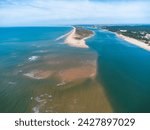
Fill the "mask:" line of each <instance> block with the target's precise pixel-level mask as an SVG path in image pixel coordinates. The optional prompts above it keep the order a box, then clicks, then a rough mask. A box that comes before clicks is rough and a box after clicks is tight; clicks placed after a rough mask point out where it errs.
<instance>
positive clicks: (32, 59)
mask: <svg viewBox="0 0 150 130" xmlns="http://www.w3.org/2000/svg"><path fill="white" fill-rule="evenodd" d="M38 58H39V57H38V56H31V57H29V58H28V60H29V61H35V60H37V59H38Z"/></svg>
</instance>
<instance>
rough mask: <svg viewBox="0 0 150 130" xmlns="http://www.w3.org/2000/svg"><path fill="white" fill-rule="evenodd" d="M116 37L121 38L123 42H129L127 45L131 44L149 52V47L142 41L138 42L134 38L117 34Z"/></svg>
mask: <svg viewBox="0 0 150 130" xmlns="http://www.w3.org/2000/svg"><path fill="white" fill-rule="evenodd" d="M116 35H117V36H118V37H119V38H122V39H123V40H125V41H127V42H129V43H132V44H134V45H136V46H138V47H141V48H143V49H145V50H147V51H150V46H149V45H148V44H146V43H144V42H142V41H139V40H136V39H134V38H130V37H127V36H124V35H122V34H117V33H116Z"/></svg>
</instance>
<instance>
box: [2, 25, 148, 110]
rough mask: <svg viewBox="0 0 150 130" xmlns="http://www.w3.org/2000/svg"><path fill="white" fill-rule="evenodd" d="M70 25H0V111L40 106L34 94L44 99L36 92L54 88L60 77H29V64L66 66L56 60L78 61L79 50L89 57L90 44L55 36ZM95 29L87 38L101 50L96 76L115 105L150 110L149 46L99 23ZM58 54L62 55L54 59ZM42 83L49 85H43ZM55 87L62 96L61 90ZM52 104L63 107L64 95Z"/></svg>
mask: <svg viewBox="0 0 150 130" xmlns="http://www.w3.org/2000/svg"><path fill="white" fill-rule="evenodd" d="M71 29H72V28H71V27H45V28H43V27H37V28H36V27H33V28H32V27H29V28H19V27H18V28H0V112H35V111H38V110H37V107H41V106H40V105H39V104H36V103H35V102H33V101H32V98H35V100H36V101H37V102H38V103H39V102H40V101H41V100H39V97H38V96H37V93H39V92H45V91H47V90H49V86H55V82H57V81H55V80H56V79H47V80H42V81H41V80H39V81H33V80H29V79H27V78H26V77H25V76H23V74H24V73H27V72H28V70H32V69H34V68H40V69H47V68H48V66H42V65H41V62H42V63H45V62H46V61H48V60H49V61H51V62H50V63H49V64H51V69H57V70H58V69H60V68H61V67H60V66H57V65H56V64H57V62H59V61H61V60H65V59H67V58H68V59H70V61H71V62H70V63H69V62H67V64H66V65H63V66H64V68H65V67H68V66H69V65H70V64H71V65H74V64H78V63H76V60H77V59H76V60H73V56H74V55H81V54H82V56H83V57H84V58H86V57H85V56H86V53H88V54H89V52H88V51H89V50H84V49H79V48H72V47H68V46H67V45H65V44H63V40H58V41H57V40H56V39H57V38H58V37H59V36H61V35H64V34H66V33H68V32H69V31H70V30H71ZM93 31H95V34H96V35H95V36H94V37H92V38H91V39H88V40H87V44H88V45H89V47H90V51H95V52H96V53H97V54H98V59H97V76H96V79H97V81H98V82H99V83H101V84H103V87H104V90H105V92H106V95H107V97H108V100H109V102H110V104H111V106H112V108H113V111H114V112H150V79H149V77H150V52H147V51H145V50H143V49H141V48H139V47H136V46H134V45H132V44H130V43H128V42H125V41H123V40H121V39H119V38H117V37H116V36H115V35H114V34H113V33H110V32H106V31H102V30H94V29H93ZM68 52H69V53H68ZM68 54H69V56H68ZM59 55H61V57H59ZM47 57H50V58H47ZM57 57H59V58H58V61H57V62H56V61H55V62H53V59H54V58H57ZM62 57H64V59H62ZM34 58H35V59H34ZM88 58H89V56H88ZM47 59H48V60H47ZM91 59H92V56H91ZM62 62H63V61H62ZM33 64H34V65H33ZM52 64H53V65H52ZM48 69H49V68H48ZM42 85H43V88H44V89H42V88H41V86H42ZM50 89H51V88H50ZM37 90H38V91H37ZM84 90H86V89H83V91H84ZM51 91H54V90H53V89H51ZM74 91H75V90H74ZM76 91H77V90H76ZM47 93H48V92H47ZM47 93H45V95H44V96H46V98H50V97H51V95H50V93H48V94H47ZM53 93H55V95H57V96H58V97H61V94H62V93H56V92H53ZM39 94H40V93H39ZM36 96H37V97H36ZM40 96H41V97H42V96H43V95H40ZM70 97H71V96H70ZM57 100H59V98H58V99H57ZM57 100H56V101H57ZM30 104H32V105H30ZM34 106H37V107H34ZM53 106H55V107H59V101H57V106H56V104H55V102H54V105H53ZM60 107H61V106H60ZM33 109H34V110H33ZM49 109H52V108H49ZM57 109H58V108H57ZM60 109H61V108H60ZM31 110H33V111H31ZM57 111H60V110H59V109H58V110H57ZM57 111H54V112H57ZM48 112H53V111H48Z"/></svg>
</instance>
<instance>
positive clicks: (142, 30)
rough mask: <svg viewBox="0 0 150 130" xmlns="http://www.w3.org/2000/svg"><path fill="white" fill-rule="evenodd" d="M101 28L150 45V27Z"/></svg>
mask: <svg viewBox="0 0 150 130" xmlns="http://www.w3.org/2000/svg"><path fill="white" fill-rule="evenodd" d="M101 28H102V29H106V30H109V31H112V32H116V33H118V34H122V35H125V36H128V37H131V38H135V39H137V40H140V41H142V42H144V43H146V44H148V45H150V25H140V26H137V25H136V26H102V27H101Z"/></svg>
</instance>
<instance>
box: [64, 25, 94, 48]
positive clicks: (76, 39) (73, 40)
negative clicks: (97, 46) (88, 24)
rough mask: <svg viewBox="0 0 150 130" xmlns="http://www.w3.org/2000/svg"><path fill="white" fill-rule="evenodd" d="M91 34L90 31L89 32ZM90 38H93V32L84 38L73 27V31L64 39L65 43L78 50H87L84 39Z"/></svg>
mask: <svg viewBox="0 0 150 130" xmlns="http://www.w3.org/2000/svg"><path fill="white" fill-rule="evenodd" d="M91 32H92V31H91ZM92 36H94V32H92V33H91V34H89V35H88V36H86V37H82V36H81V35H80V34H79V33H78V32H77V29H76V28H75V27H73V30H72V31H71V32H70V33H69V35H68V36H67V37H66V39H65V43H66V44H68V45H70V46H73V47H79V48H89V47H88V46H87V45H86V41H85V40H86V39H88V38H91V37H92Z"/></svg>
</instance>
